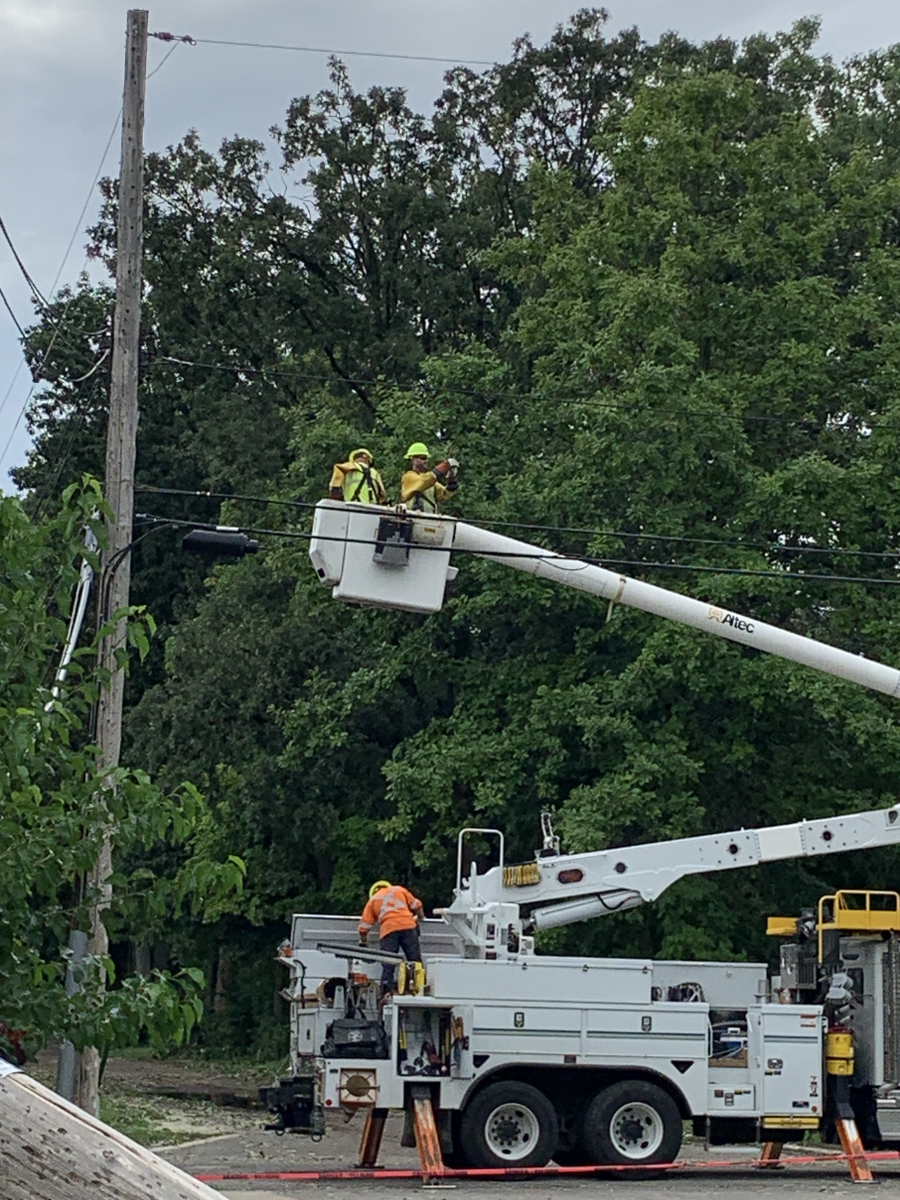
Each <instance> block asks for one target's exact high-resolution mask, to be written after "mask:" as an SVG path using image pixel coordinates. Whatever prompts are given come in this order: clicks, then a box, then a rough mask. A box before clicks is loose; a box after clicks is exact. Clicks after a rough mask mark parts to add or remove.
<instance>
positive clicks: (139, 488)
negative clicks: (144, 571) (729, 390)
mask: <svg viewBox="0 0 900 1200" xmlns="http://www.w3.org/2000/svg"><path fill="white" fill-rule="evenodd" d="M135 491H136V492H152V493H155V494H157V495H160V496H194V497H198V498H201V499H206V500H234V501H241V502H244V503H251V504H267V505H271V506H272V507H276V508H277V507H281V508H300V509H314V508H315V507H316V504H315V501H311V500H272V499H270V498H268V497H266V496H252V495H247V494H245V493H241V492H209V491H197V490H192V489H190V488H168V487H154V486H153V485H151V484H142V483H139V484H135ZM471 524H473V525H477V526H479V527H484V526H488V527H490V528H493V529H527V530H530V531H531V532H536V533H577V534H584V535H587V536H589V537H613V538H630V539H631V540H633V541H647V542H678V543H680V544H684V545H691V546H726V547H733V548H737V549H740V550H763V551H772V550H774V551H776V552H778V553H782V554H798V555H802V554H825V555H829V556H849V557H853V558H885V559H889V560H891V561H894V562H897V563H900V551H894V550H846V549H844V548H842V547H834V548H829V547H827V546H785V545H783V544H782V543H781V542H744V541H740V540H739V539H737V538H700V537H686V536H684V535H683V534H668V533H644V532H641V533H638V532H632V531H629V530H625V529H586V528H584V527H582V526H577V525H533V524H530V523H528V522H526V521H495V520H493V519H492V518H490V517H480V518H479V519H478V520H476V521H472V522H471ZM698 569H699V568H698Z"/></svg>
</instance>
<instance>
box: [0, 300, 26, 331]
mask: <svg viewBox="0 0 900 1200" xmlns="http://www.w3.org/2000/svg"><path fill="white" fill-rule="evenodd" d="M0 300H2V301H3V304H4V306H5V308H6V311H7V312H8V313H9V315H10V316H11V317H12V320H13V324H14V325H15V327H16V329H18V331H19V337H21V338H22V339H23V340H24V338H25V330H24V329H23V328H22V326H21V325H20V324H19V318H18V317H17V316H16V314H15V313H14V312H13V307H12V305H11V304H10V302H9V301H8V300H7V298H6V292H4V290H3V288H2V287H0Z"/></svg>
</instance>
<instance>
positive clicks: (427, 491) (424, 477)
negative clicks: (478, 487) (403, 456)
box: [400, 471, 456, 513]
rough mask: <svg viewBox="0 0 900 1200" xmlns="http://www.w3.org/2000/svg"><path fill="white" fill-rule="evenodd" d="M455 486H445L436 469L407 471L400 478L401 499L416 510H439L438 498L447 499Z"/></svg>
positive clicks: (429, 511)
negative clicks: (436, 473)
mask: <svg viewBox="0 0 900 1200" xmlns="http://www.w3.org/2000/svg"><path fill="white" fill-rule="evenodd" d="M455 490H456V489H455V488H448V487H444V485H443V484H442V483H441V482H440V480H439V479H438V477H437V475H435V473H434V471H423V472H422V474H421V475H420V474H419V473H418V471H405V472H404V473H403V478H402V479H401V480H400V501H401V503H403V504H406V505H408V506H409V507H410V508H411V509H413V510H414V511H415V512H426V513H435V512H437V507H438V506H437V502H438V500H447V499H449V497H450V496H452V495H453V493H454V491H455Z"/></svg>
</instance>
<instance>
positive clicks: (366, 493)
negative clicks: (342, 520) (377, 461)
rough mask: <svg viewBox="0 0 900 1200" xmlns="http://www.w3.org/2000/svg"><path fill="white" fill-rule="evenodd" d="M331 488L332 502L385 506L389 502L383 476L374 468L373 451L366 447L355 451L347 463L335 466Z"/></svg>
mask: <svg viewBox="0 0 900 1200" xmlns="http://www.w3.org/2000/svg"><path fill="white" fill-rule="evenodd" d="M330 487H331V491H330V492H329V497H330V499H332V500H348V501H350V503H351V504H384V503H386V501H387V493H386V492H385V490H384V484H383V483H382V482H381V476H380V475H379V474H378V472H377V471H376V470H375V468H374V467H373V466H372V451H371V450H366V448H365V447H364V446H362V447H360V449H359V450H353V451H352V452H351V454H350V457H349V458H348V459H347V461H346V462H342V463H335V464H334V470H333V471H332V472H331V485H330Z"/></svg>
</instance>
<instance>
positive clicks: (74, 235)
mask: <svg viewBox="0 0 900 1200" xmlns="http://www.w3.org/2000/svg"><path fill="white" fill-rule="evenodd" d="M175 40H176V41H181V40H183V39H175ZM177 49H178V46H177V44H176V45H175V46H172V48H171V49H170V50H169V51H168V52H167V53H166V54H165V55H164V56H163V58H162V60H161V62H160V63H159V64H158V65H157V66H156V67H154V69H153V70H152V71H151V72H150V73H149V75H148V76H147V79H148V80H150V79H152V78H153V76H154V75H156V74H157V73H158V72H159V71H161V70H162V68H163V67H164V66H165V65H166V63H167V62H168V61H169V59H170V58H171V57H172V55H173V54H174V52H175V51H176V50H177ZM121 120H122V109H121V108H120V109H119V111H118V112H117V113H116V119H115V121H114V122H113V126H112V129H111V130H110V132H109V137H108V138H107V139H106V145H105V146H104V148H103V153H102V155H101V156H100V162H99V164H98V166H97V169H96V171H95V172H94V177H93V179H92V180H91V185H90V187H89V188H88V192H87V196H86V197H85V200H84V204H83V205H82V206H81V212H80V213H79V214H78V220H77V221H76V222H75V228H74V229H73V230H72V236H71V237H70V238H69V242H68V245H67V246H66V250H65V253H64V254H63V257H62V261H61V262H60V264H59V269H58V270H57V272H56V276H55V277H54V280H53V283H52V285H51V287H50V294H51V296H52V295H54V293H55V292H56V288H57V285H58V284H59V280H60V277H61V276H62V273H63V271H64V269H65V266H66V263H67V262H68V259H69V255H70V254H71V252H72V247H73V245H74V244H75V239H76V238H77V237H78V235H79V233H80V232H81V231H82V224H83V222H84V218H85V214H86V213H87V210H88V206H89V204H90V202H91V199H92V198H93V195H94V190H95V188H96V186H97V183H98V181H99V179H100V175H101V174H102V172H103V167H104V164H105V163H106V158H107V155H108V154H109V151H110V147H111V146H112V143H113V139H114V137H115V136H116V131H117V130H118V128H119V124H120V122H121ZM0 224H2V219H0ZM2 232H3V234H4V236H5V237H6V240H7V242H8V243H9V246H10V249H11V250H12V252H13V254H14V255H15V258H16V261H17V262H18V264H19V267H20V269H21V270H22V272H23V274H24V275H25V278H26V280H27V281H28V283H29V286H30V287H31V288H32V291H33V292H34V294H35V295H36V296H37V297H39V298H40V300H41V302H42V304H43V306H44V307H45V309H46V311H47V312H52V308H51V306H50V304H48V302H47V301H46V300H45V299H44V298H43V296H42V295H41V293H40V290H39V289H38V288H37V285H36V284H35V283H34V280H33V279H32V278H31V276H30V275H29V273H28V272H27V270H26V269H25V266H24V263H22V260H21V259H20V258H19V255H18V254H17V252H16V249H15V247H14V246H13V244H12V239H11V238H10V237H9V234H8V232H7V230H6V227H5V226H3V229H2ZM88 258H89V256H88V257H86V258H85V261H84V266H82V271H84V269H85V267H86V266H87V263H88ZM68 314H69V308H68V305H67V306H66V308H65V309H64V310H63V313H62V314H61V316H60V318H59V321H58V324H57V327H56V329H55V331H54V334H53V336H52V338H51V340H50V344H49V346H48V347H47V351H46V353H45V355H44V360H43V364H42V365H44V366H46V364H47V362H48V361H49V357H50V353H51V351H52V349H53V345H54V342H55V341H56V338H57V336H58V334H59V333H60V332H61V330H62V327H63V325H64V324H65V322H66V320H67V318H68ZM22 336H23V337H24V336H25V334H24V332H23V333H22ZM105 358H106V353H104V355H103V356H102V357H101V358H100V359H99V360H98V362H96V363H95V364H94V366H93V367H92V368H91V369H90V370H89V371H88V373H87V375H83V376H82V377H81V380H84V379H87V378H88V377H89V376H90V375H92V374H93V373H94V371H96V370H97V369H98V368H99V366H100V364H101V363H102V362H103V361H104V359H105ZM23 365H24V359H22V360H20V361H19V364H18V366H17V367H16V370H15V373H14V375H13V377H12V379H11V381H10V383H9V387H8V388H7V389H6V392H5V393H4V396H3V400H2V401H0V413H2V411H3V409H4V407H5V406H6V402H7V400H8V399H9V397H10V395H11V394H12V390H13V388H14V387H15V383H16V380H17V379H18V378H19V372H20V371H21V370H22V366H23ZM81 380H71V382H72V383H79V382H81ZM36 386H37V382H34V383H32V385H31V387H30V388H29V389H28V394H27V396H26V397H25V399H24V401H23V403H22V406H21V408H20V409H19V415H18V416H17V417H16V420H15V423H14V424H13V427H12V430H11V431H10V435H9V437H8V439H7V441H6V445H5V446H4V448H3V453H2V454H0V465H2V463H3V460H4V459H5V458H6V455H7V453H8V451H9V448H10V446H11V445H12V440H13V438H14V437H15V434H16V430H17V429H18V428H19V423H20V421H21V420H22V417H23V416H24V415H25V412H26V410H27V408H28V404H29V402H30V400H31V397H32V396H33V395H34V390H35V388H36ZM70 418H71V419H73V420H74V419H76V418H77V419H78V427H77V428H76V430H75V434H77V431H78V428H80V426H81V424H82V422H83V420H84V412H83V411H82V412H80V413H79V412H78V411H77V410H76V411H75V412H73V413H72V414H70ZM73 441H74V435H73V437H72V438H71V439H70V441H69V444H68V449H67V451H66V453H65V456H64V459H63V461H65V459H66V458H68V454H69V453H70V452H71V447H72V443H73ZM58 475H59V472H58V471H57V477H58ZM41 504H43V500H42V499H39V505H38V511H40V505H41Z"/></svg>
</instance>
